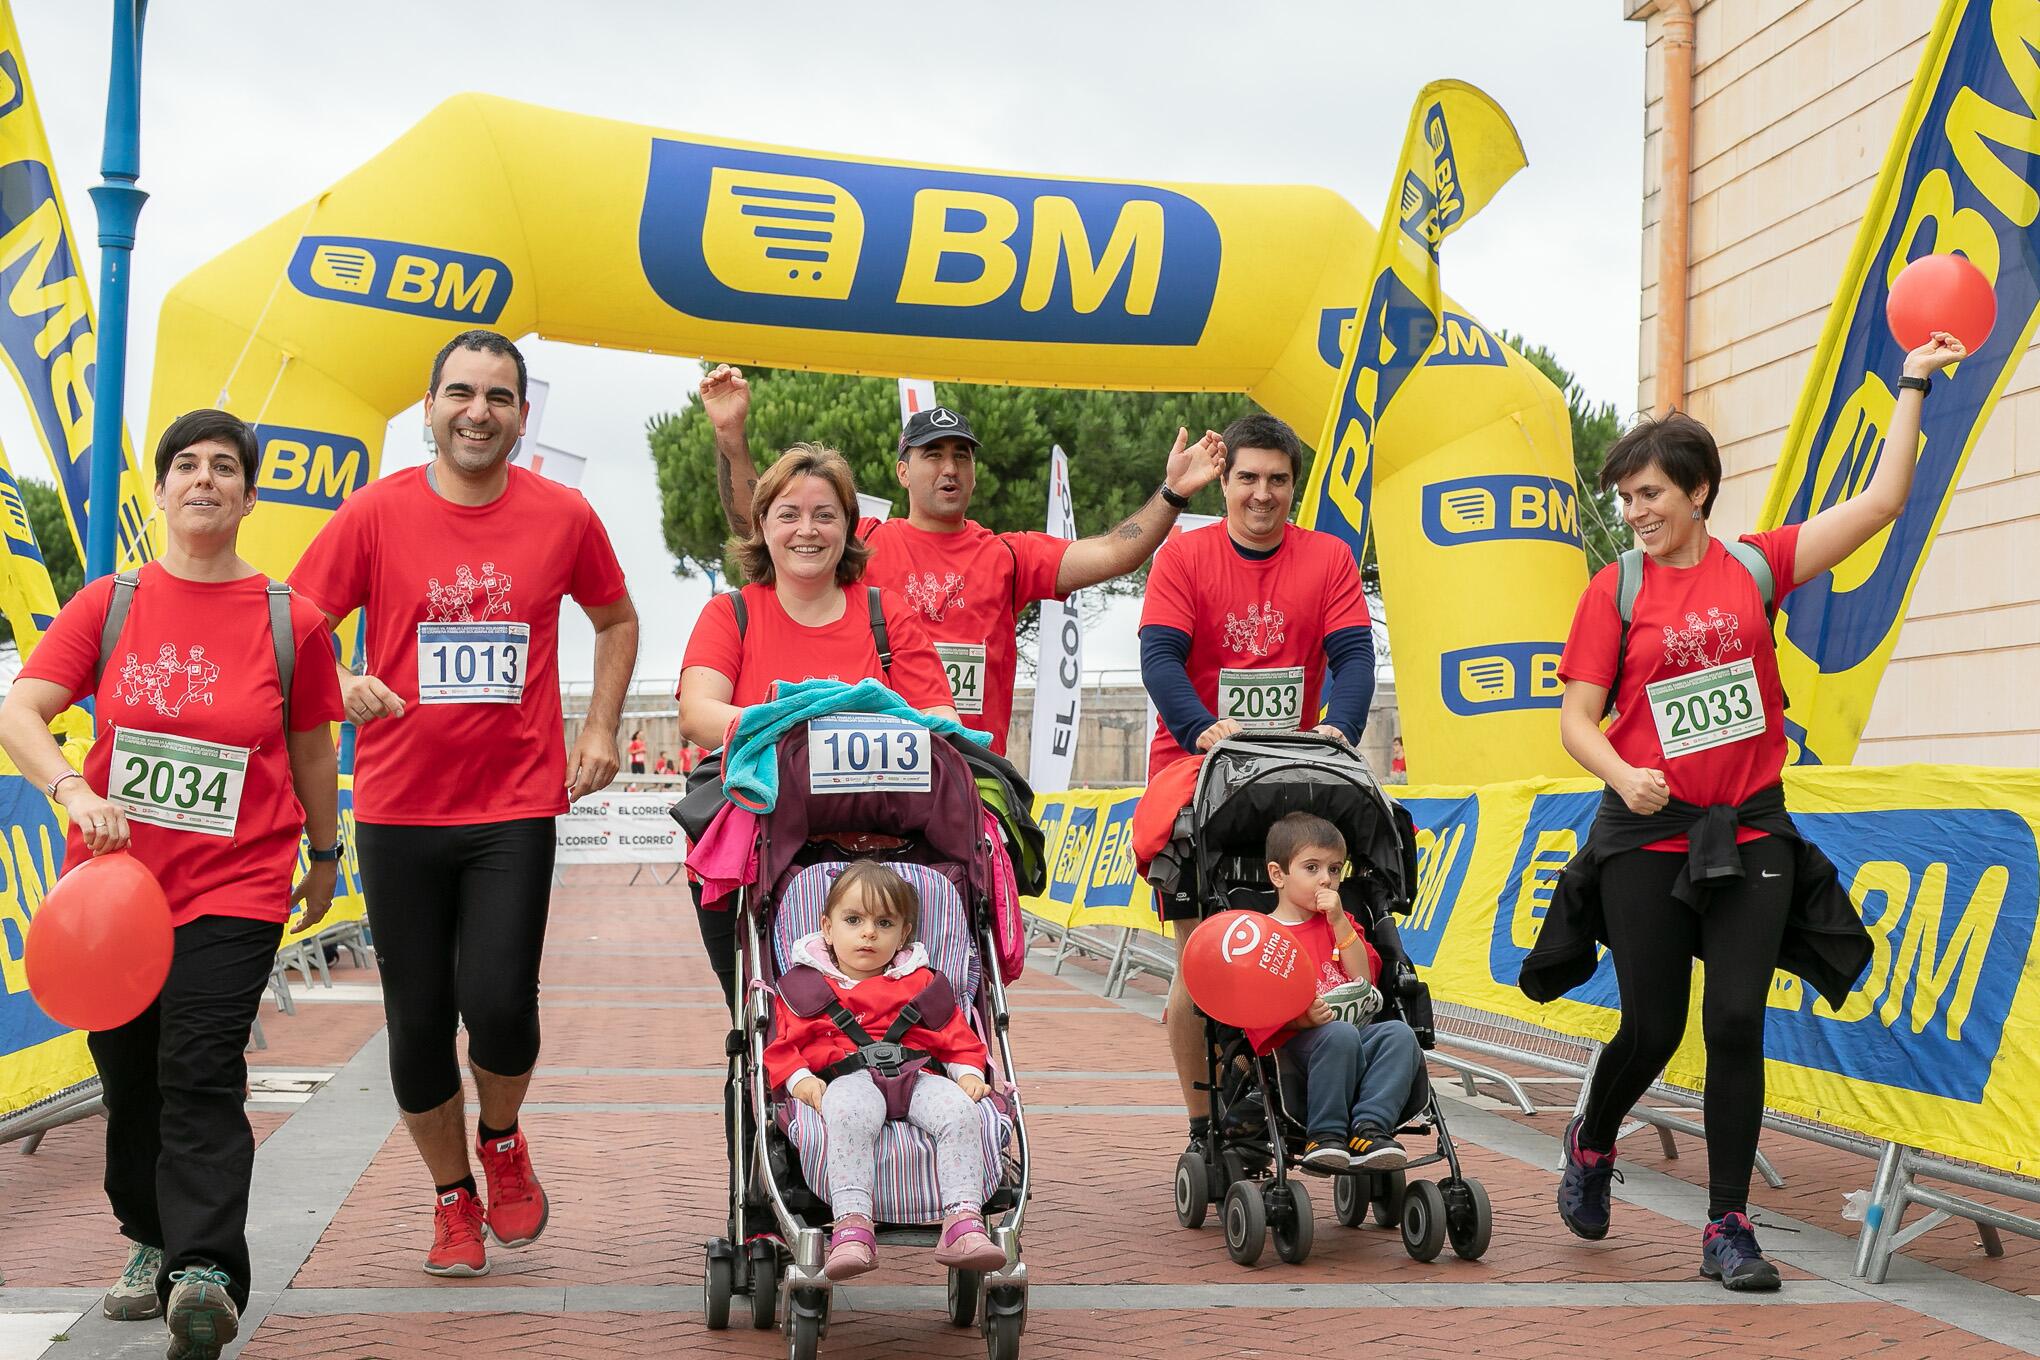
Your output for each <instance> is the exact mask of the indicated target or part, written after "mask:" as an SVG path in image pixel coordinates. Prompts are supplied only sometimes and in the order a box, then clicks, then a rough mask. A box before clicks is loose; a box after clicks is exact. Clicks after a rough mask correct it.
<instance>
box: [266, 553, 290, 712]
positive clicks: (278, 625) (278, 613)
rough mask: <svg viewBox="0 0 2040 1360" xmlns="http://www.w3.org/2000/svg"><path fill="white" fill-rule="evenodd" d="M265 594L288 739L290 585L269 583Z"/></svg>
mask: <svg viewBox="0 0 2040 1360" xmlns="http://www.w3.org/2000/svg"><path fill="white" fill-rule="evenodd" d="M268 595H269V641H270V644H271V645H272V646H273V647H274V648H275V649H276V682H277V684H278V685H280V686H281V687H282V690H283V734H284V736H285V737H286V738H288V737H289V736H290V690H291V684H292V682H293V681H294V680H296V678H297V648H296V647H294V646H292V645H291V632H290V586H289V584H288V583H287V582H283V581H271V582H270V583H269V588H268Z"/></svg>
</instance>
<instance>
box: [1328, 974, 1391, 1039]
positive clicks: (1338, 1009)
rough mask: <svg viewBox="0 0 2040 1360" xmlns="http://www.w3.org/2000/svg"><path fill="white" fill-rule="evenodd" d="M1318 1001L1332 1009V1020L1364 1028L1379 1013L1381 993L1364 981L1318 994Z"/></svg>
mask: <svg viewBox="0 0 2040 1360" xmlns="http://www.w3.org/2000/svg"><path fill="white" fill-rule="evenodd" d="M1318 1000H1320V1001H1322V1002H1324V1003H1325V1004H1326V1005H1327V1006H1330V1007H1331V1008H1332V1018H1333V1019H1335V1020H1344V1021H1345V1022H1346V1023H1347V1024H1349V1025H1352V1026H1354V1027H1356V1028H1360V1027H1364V1026H1365V1025H1366V1024H1367V1022H1368V1021H1370V1020H1372V1019H1373V1018H1374V1017H1375V1016H1377V1015H1379V1014H1380V1013H1381V993H1380V992H1379V991H1377V990H1375V987H1374V984H1373V983H1371V982H1367V981H1364V980H1356V981H1353V982H1342V983H1340V984H1339V985H1338V986H1336V987H1334V988H1332V989H1331V990H1330V991H1328V992H1323V993H1320V994H1319V996H1318Z"/></svg>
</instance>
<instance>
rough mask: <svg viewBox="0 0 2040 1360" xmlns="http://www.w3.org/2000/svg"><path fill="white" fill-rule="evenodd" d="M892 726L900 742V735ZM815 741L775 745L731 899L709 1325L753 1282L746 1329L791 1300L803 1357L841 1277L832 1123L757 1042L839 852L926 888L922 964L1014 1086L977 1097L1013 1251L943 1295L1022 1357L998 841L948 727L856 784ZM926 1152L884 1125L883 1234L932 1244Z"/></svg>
mask: <svg viewBox="0 0 2040 1360" xmlns="http://www.w3.org/2000/svg"><path fill="white" fill-rule="evenodd" d="M842 716H843V718H845V719H849V720H860V719H862V720H869V721H870V722H873V723H884V722H888V721H892V720H887V719H880V718H872V717H871V715H868V714H846V715H842ZM896 726H897V724H896ZM886 735H887V736H888V739H889V740H890V739H893V738H894V737H896V736H897V732H896V731H895V732H891V733H888V734H886ZM923 735H924V738H925V736H926V734H923ZM831 740H834V738H831ZM874 749H876V748H875V746H874ZM810 755H811V752H810V747H809V732H808V730H807V728H806V727H805V726H802V727H796V728H794V729H793V730H792V731H791V732H789V733H788V734H787V735H786V736H785V737H783V738H782V739H781V740H780V742H779V782H780V792H779V799H778V805H777V806H776V807H775V808H774V810H773V811H772V812H770V813H767V814H764V815H762V816H760V817H759V818H758V823H757V855H758V868H757V881H756V883H755V884H754V885H753V886H751V887H749V888H745V889H742V890H741V891H740V893H739V895H738V902H737V906H736V910H737V911H738V912H739V913H740V916H741V924H740V926H739V929H738V935H737V943H738V954H739V969H740V984H739V985H740V987H741V988H742V991H741V992H740V1006H739V1014H738V1015H737V1016H736V1017H734V1020H735V1025H736V1027H735V1028H734V1029H733V1030H732V1031H731V1034H730V1037H729V1052H730V1056H731V1058H732V1060H733V1062H734V1064H735V1068H736V1072H737V1076H738V1080H739V1082H740V1088H741V1095H740V1099H741V1101H742V1102H743V1112H744V1113H743V1118H742V1127H743V1130H744V1132H743V1136H742V1137H741V1138H738V1139H736V1140H735V1141H734V1146H733V1149H732V1151H733V1153H734V1155H733V1157H732V1161H731V1166H730V1220H729V1230H728V1235H727V1236H722V1237H717V1238H715V1239H713V1240H711V1241H710V1242H709V1243H708V1245H707V1252H706V1257H707V1259H706V1262H705V1275H704V1292H705V1309H706V1314H707V1322H708V1326H709V1328H710V1329H712V1330H714V1329H720V1328H723V1327H726V1326H728V1325H729V1316H730V1305H731V1302H732V1298H733V1296H747V1297H748V1302H749V1305H750V1306H749V1314H750V1322H751V1325H752V1326H753V1327H756V1328H760V1329H764V1328H769V1327H771V1326H773V1324H774V1322H775V1320H777V1319H779V1318H780V1317H781V1316H782V1314H783V1318H784V1328H785V1331H786V1336H787V1350H788V1354H789V1355H791V1356H792V1357H793V1358H794V1360H809V1357H812V1356H814V1355H815V1354H816V1350H817V1347H818V1345H819V1343H820V1342H821V1340H822V1338H823V1337H824V1336H825V1335H826V1334H827V1331H828V1324H829V1314H830V1304H831V1301H832V1299H833V1295H834V1289H835V1286H834V1285H833V1284H832V1282H831V1281H830V1280H829V1279H828V1278H827V1277H826V1276H824V1275H823V1274H822V1261H823V1257H824V1255H825V1252H826V1247H827V1237H828V1227H829V1222H830V1217H831V1215H830V1211H829V1206H828V1203H827V1201H826V1198H825V1196H826V1167H827V1159H826V1155H825V1146H826V1129H825V1127H824V1126H823V1124H822V1120H821V1117H820V1116H819V1115H817V1114H815V1112H814V1111H812V1110H810V1109H809V1108H808V1107H807V1106H805V1105H802V1104H801V1103H799V1102H798V1101H790V1100H784V1099H781V1098H778V1096H777V1095H776V1094H775V1093H774V1092H773V1091H772V1090H771V1089H770V1087H769V1084H768V1082H767V1080H766V1077H765V1064H764V1050H765V1045H766V1043H767V1041H768V1040H769V1038H770V1031H771V1023H772V1014H773V1013H772V1007H771V989H772V986H773V984H774V983H775V981H776V980H777V979H778V977H779V974H780V973H781V971H782V970H783V969H784V968H785V966H786V964H787V962H788V956H789V952H790V950H791V948H792V946H793V944H794V942H795V941H796V940H798V939H799V938H800V937H801V936H803V935H805V934H807V933H809V932H811V931H813V930H815V929H817V928H818V923H819V921H820V918H821V914H822V904H823V901H824V899H825V898H826V897H827V895H828V890H829V887H830V886H831V884H832V883H833V882H834V880H835V877H836V876H837V875H838V874H840V873H841V872H842V870H843V867H844V865H845V863H846V862H847V861H849V860H853V859H862V858H872V859H880V860H883V861H885V862H886V864H887V865H888V866H889V867H891V868H892V869H894V870H895V871H896V872H898V873H899V875H900V876H901V877H902V878H904V879H906V880H907V882H908V883H909V884H911V885H912V886H913V888H914V889H915V891H916V893H917V895H918V896H919V897H920V899H921V941H922V943H923V944H924V945H925V946H926V947H927V950H928V953H929V957H930V965H931V966H932V967H934V968H936V969H938V970H939V971H941V972H943V973H944V974H946V975H947V976H948V977H949V979H950V983H951V985H952V987H953V988H954V990H955V994H956V996H957V998H958V1002H959V1004H960V1005H962V1006H963V1007H965V1008H967V1010H968V1012H969V1014H970V1016H971V1019H972V1024H973V1026H974V1027H975V1028H976V1030H977V1031H978V1033H979V1035H980V1036H982V1037H983V1038H984V1039H985V1040H986V1042H987V1047H988V1048H989V1050H990V1054H991V1058H992V1066H993V1071H992V1072H991V1073H988V1074H987V1075H988V1076H993V1077H997V1078H1003V1080H1004V1082H1005V1083H1006V1085H1005V1089H1003V1090H998V1091H996V1092H995V1094H993V1095H991V1096H989V1097H987V1098H986V1099H985V1101H984V1102H983V1104H982V1107H981V1113H982V1115H983V1118H984V1133H983V1138H984V1148H985V1152H986V1168H987V1170H986V1175H987V1179H986V1184H985V1186H984V1187H983V1189H984V1191H985V1194H986V1199H985V1201H984V1213H985V1221H986V1224H987V1227H988V1229H989V1231H990V1232H991V1234H992V1237H993V1240H994V1241H996V1242H997V1243H998V1244H999V1245H1000V1246H1001V1247H1003V1248H1005V1250H1006V1253H1007V1263H1006V1265H1005V1266H1004V1267H1003V1268H1001V1269H998V1270H994V1271H988V1272H975V1271H963V1270H956V1269H951V1270H950V1271H949V1272H948V1288H947V1300H946V1304H947V1312H948V1316H949V1320H950V1321H951V1322H952V1323H954V1324H955V1325H956V1326H958V1327H969V1326H972V1325H973V1324H975V1325H976V1326H977V1328H978V1329H979V1331H980V1332H981V1333H982V1334H983V1336H984V1340H985V1347H986V1354H987V1355H988V1356H989V1357H990V1360H1013V1357H1015V1356H1017V1355H1018V1354H1019V1348H1020V1334H1021V1331H1022V1330H1023V1329H1024V1328H1025V1326H1026V1323H1027V1266H1026V1264H1025V1262H1024V1261H1023V1259H1022V1256H1021V1249H1020V1233H1021V1224H1022V1220H1023V1218H1024V1216H1025V1212H1026V1202H1027V1194H1028V1157H1027V1131H1026V1122H1025V1117H1024V1115H1023V1113H1022V1110H1021V1104H1020V1098H1019V1091H1018V1090H1017V1089H1016V1088H1015V1087H1013V1086H1012V1085H1011V1083H1012V1082H1013V1081H1014V1080H1015V1070H1014V1065H1013V1051H1012V1047H1011V1044H1010V1042H1009V1036H1008V1021H1009V1018H1010V1012H1009V1010H1008V1007H1007V1003H1006V993H1005V986H1004V979H1003V978H1002V977H1001V975H1000V969H999V956H998V950H997V948H996V947H995V945H994V940H993V930H994V927H993V914H992V909H991V902H990V894H991V875H992V873H993V872H994V870H993V866H992V853H991V851H992V845H991V841H990V840H989V838H988V836H987V833H986V829H985V823H984V809H983V806H982V805H981V803H980V801H979V796H978V788H977V785H976V783H975V782H974V781H973V778H972V771H971V766H970V764H969V762H968V761H967V760H966V758H965V757H964V756H963V755H962V754H961V753H959V752H958V751H957V750H956V749H954V748H953V747H952V746H951V745H950V744H949V743H948V742H946V741H944V740H943V739H941V738H939V737H937V738H932V739H926V740H925V744H924V745H921V746H919V747H917V748H916V749H915V750H914V751H913V752H912V755H913V761H914V764H915V765H916V766H918V767H919V768H920V769H921V770H924V771H925V772H926V777H925V778H923V779H921V780H920V782H919V786H918V787H889V788H874V789H863V790H860V791H855V792H846V791H838V790H837V789H836V788H835V787H831V786H829V785H828V784H827V782H826V780H825V779H823V778H819V777H811V775H812V772H811V767H810ZM830 777H831V778H833V777H836V776H830ZM910 782H911V781H910ZM934 1158H935V1151H934V1145H933V1143H932V1142H931V1141H930V1140H929V1138H928V1137H927V1135H926V1134H924V1133H922V1132H920V1130H918V1129H914V1128H910V1127H909V1126H907V1125H905V1124H903V1123H895V1124H888V1125H887V1126H886V1128H885V1129H884V1130H883V1131H882V1133H881V1135H880V1139H879V1145H878V1168H879V1175H878V1179H877V1182H876V1184H875V1186H874V1208H875V1211H876V1212H875V1215H874V1216H875V1218H876V1219H877V1221H878V1236H879V1241H880V1242H881V1243H888V1244H913V1245H923V1246H925V1245H932V1243H933V1242H934V1240H935V1236H936V1232H935V1229H934V1228H933V1227H931V1226H929V1225H930V1224H933V1223H938V1222H940V1220H941V1218H942V1204H941V1197H940V1195H939V1193H938V1186H937V1183H936V1177H935V1163H934Z"/></svg>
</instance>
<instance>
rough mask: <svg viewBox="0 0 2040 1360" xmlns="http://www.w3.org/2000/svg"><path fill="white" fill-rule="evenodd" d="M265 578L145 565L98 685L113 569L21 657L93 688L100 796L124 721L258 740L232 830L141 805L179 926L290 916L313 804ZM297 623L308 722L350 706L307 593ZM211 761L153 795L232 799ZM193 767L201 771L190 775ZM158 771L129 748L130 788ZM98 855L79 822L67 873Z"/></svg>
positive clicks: (299, 686)
mask: <svg viewBox="0 0 2040 1360" xmlns="http://www.w3.org/2000/svg"><path fill="white" fill-rule="evenodd" d="M266 587H267V578H265V577H262V576H246V577H243V578H241V579H240V580H238V581H187V580H184V579H183V578H181V577H177V576H172V575H171V574H170V573H169V572H168V571H166V570H165V569H164V568H163V566H162V565H161V564H160V563H155V562H152V563H150V564H149V565H147V566H145V567H143V568H142V571H141V580H140V583H139V584H138V585H137V586H136V588H135V593H134V597H133V599H132V601H131V602H130V604H129V607H128V616H127V622H126V623H125V624H123V625H122V626H121V631H120V637H119V638H118V639H117V640H116V641H115V643H114V648H113V655H112V656H111V657H109V658H108V660H107V663H106V674H105V675H104V676H102V677H100V681H99V687H98V690H97V691H96V693H95V691H94V690H93V688H92V671H93V668H94V667H96V666H97V665H98V664H99V635H100V632H101V630H102V629H104V628H105V626H106V611H107V606H108V603H109V601H110V598H111V596H112V594H113V578H111V577H104V576H103V577H101V578H100V579H99V580H97V581H94V582H92V583H91V584H90V585H88V586H86V587H85V588H84V589H83V590H81V591H79V592H78V593H77V595H76V596H74V597H73V598H72V600H71V602H70V603H69V604H67V605H65V606H64V608H63V610H62V612H60V613H59V614H58V615H57V618H56V622H54V623H52V624H51V625H50V629H49V631H48V632H47V633H45V634H43V640H42V643H41V645H39V646H38V647H37V648H36V649H35V654H34V655H33V656H31V657H30V658H29V660H28V664H26V665H25V666H23V667H22V668H21V674H22V678H23V679H28V680H47V681H49V682H50V683H51V684H53V685H58V686H60V687H62V688H63V689H64V690H65V691H67V692H68V693H69V694H70V697H71V700H72V702H74V703H75V702H77V701H78V700H79V699H82V698H85V697H86V696H88V695H91V696H92V697H93V698H94V699H95V701H96V703H95V711H96V713H97V715H98V718H99V726H100V731H99V737H98V739H97V740H96V741H94V742H93V743H92V749H91V751H90V752H89V753H88V754H87V755H86V757H85V770H84V774H85V782H86V783H88V784H90V785H91V786H92V791H93V792H94V793H97V794H99V795H100V796H101V797H107V796H109V795H108V794H107V783H108V770H109V767H110V765H111V764H112V761H113V754H114V747H115V746H116V744H121V745H125V743H123V742H121V737H122V735H123V733H127V734H133V735H135V736H140V737H146V736H147V735H155V736H169V737H183V738H186V739H189V740H193V741H202V742H207V743H213V744H216V745H219V746H233V747H241V748H245V749H247V751H248V757H247V765H246V768H245V771H244V772H243V774H242V784H241V798H240V810H239V814H238V815H237V816H236V817H235V818H234V821H233V832H232V834H231V835H211V834H207V833H204V832H200V831H195V830H189V829H185V828H182V827H171V826H163V825H158V824H156V823H154V822H145V821H142V820H141V819H140V817H138V816H136V815H135V814H134V812H133V811H132V809H131V810H130V813H129V817H128V829H129V831H130V832H131V833H132V836H133V841H132V843H131V849H132V851H133V853H134V856H135V858H136V859H138V860H140V861H141V862H142V863H144V864H146V865H148V866H149V869H150V870H151V871H152V872H153V873H154V874H155V875H156V878H157V880H158V881H159V882H161V883H162V885H163V890H164V892H165V893H167V894H168V895H169V898H170V920H171V923H172V924H173V925H180V926H181V925H183V924H184V923H185V922H186V921H191V920H195V919H196V918H198V917H200V916H238V917H244V918H247V919H249V920H255V921H285V920H288V919H289V917H290V900H289V899H290V889H291V871H292V869H293V868H294V867H295V866H296V864H297V852H298V837H299V835H300V834H301V833H302V832H303V831H304V826H305V810H304V808H303V807H302V806H300V805H299V803H298V799H297V792H296V790H295V789H294V788H293V786H292V784H291V777H290V751H289V748H288V747H287V746H286V745H285V742H284V739H283V695H282V691H281V690H280V689H279V688H278V685H277V674H276V647H275V644H274V643H273V642H272V641H271V638H270V632H269V600H268V593H267V589H266ZM290 622H291V636H292V638H293V640H294V641H295V642H296V644H297V661H296V669H295V671H294V672H293V674H292V679H291V695H290V703H291V708H290V722H291V726H292V727H294V728H296V729H297V730H298V731H300V732H305V731H310V730H311V729H313V728H315V727H321V726H323V725H325V724H326V723H331V722H338V721H339V720H340V718H341V717H342V716H343V715H342V713H341V710H340V683H339V678H338V676H337V675H336V674H335V673H334V670H333V635H332V632H331V631H330V630H329V629H328V628H327V627H326V620H325V617H324V616H323V615H321V614H320V613H319V611H318V610H317V609H316V608H314V607H313V606H312V605H311V604H310V603H309V602H308V601H306V600H303V599H293V600H292V601H291V606H290ZM155 768H157V769H163V768H165V767H163V766H161V765H158V766H156V767H155ZM202 768H210V769H214V770H215V771H217V769H218V767H216V766H206V767H198V766H194V765H192V764H184V765H182V766H181V768H178V769H177V770H175V772H174V773H173V774H172V778H171V780H170V781H169V783H168V784H167V785H164V786H159V787H166V788H168V789H169V795H168V797H167V798H165V797H162V796H158V797H156V798H154V799H153V800H152V801H155V802H157V803H158V804H159V805H164V806H171V805H178V806H181V805H189V806H191V807H193V808H195V809H197V810H199V811H201V812H204V811H207V810H210V811H213V812H215V813H219V812H221V811H222V810H223V805H222V804H221V802H219V801H217V800H219V799H221V798H223V797H224V796H225V794H226V789H227V784H226V782H225V781H224V780H222V781H220V782H219V783H218V784H217V785H215V784H214V782H213V780H214V778H215V777H216V774H215V775H205V774H203V773H196V772H197V771H200V770H201V769H202ZM137 770H140V771H142V772H143V774H142V777H141V778H140V779H135V778H134V777H133V774H134V772H135V771H137ZM184 770H194V771H195V773H194V774H190V775H183V771H184ZM148 771H149V767H148V766H146V765H141V764H138V763H135V764H131V763H130V762H129V761H127V760H125V759H124V760H123V762H122V766H121V775H122V779H121V783H122V785H123V787H124V788H130V789H133V790H134V794H135V795H138V796H147V794H148V786H149V782H150V781H149V779H148ZM177 775H183V778H182V779H181V780H180V779H179V778H177ZM180 784H182V785H183V788H182V789H181V790H180V788H179V785H180ZM118 792H120V790H116V793H118ZM184 795H189V796H188V797H185V796H184ZM123 801H125V800H123ZM89 858H90V856H89V855H88V854H87V853H86V850H85V839H84V837H83V836H82V835H81V834H80V833H79V830H78V827H77V825H76V824H75V823H74V824H73V825H72V827H71V833H70V836H69V838H68V841H67V843H66V852H65V856H64V868H65V870H66V871H67V872H68V871H69V870H71V869H75V868H76V867H77V866H79V865H80V864H83V863H84V862H85V861H86V860H87V859H89Z"/></svg>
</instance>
